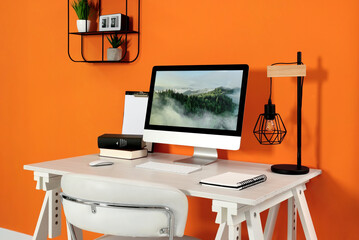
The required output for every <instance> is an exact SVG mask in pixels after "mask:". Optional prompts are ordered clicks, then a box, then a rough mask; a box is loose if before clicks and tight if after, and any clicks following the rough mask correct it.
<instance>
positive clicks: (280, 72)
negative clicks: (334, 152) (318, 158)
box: [253, 52, 309, 175]
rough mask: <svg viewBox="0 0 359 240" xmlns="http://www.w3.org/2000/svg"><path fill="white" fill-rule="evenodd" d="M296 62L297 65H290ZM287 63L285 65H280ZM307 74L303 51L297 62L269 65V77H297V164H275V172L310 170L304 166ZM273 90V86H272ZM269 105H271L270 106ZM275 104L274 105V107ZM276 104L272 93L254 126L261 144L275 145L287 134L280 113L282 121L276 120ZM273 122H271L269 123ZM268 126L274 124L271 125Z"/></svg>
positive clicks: (291, 173) (254, 131)
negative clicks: (303, 129)
mask: <svg viewBox="0 0 359 240" xmlns="http://www.w3.org/2000/svg"><path fill="white" fill-rule="evenodd" d="M290 64H296V65H290ZM280 65H285V66H280ZM305 76H306V66H305V65H303V63H302V53H301V52H298V53H297V62H292V63H275V64H272V66H268V67H267V77H269V78H270V80H271V85H272V77H297V164H275V165H272V167H271V170H272V172H275V173H280V174H288V175H299V174H306V173H308V172H309V168H308V167H305V166H302V97H303V80H304V77H305ZM271 91H272V87H271ZM268 105H269V106H270V107H268ZM272 106H273V107H272ZM274 115H279V114H277V113H275V107H274V104H273V105H272V101H271V94H270V97H269V101H268V104H266V106H265V113H264V114H261V115H260V116H259V118H258V120H257V123H256V126H255V127H254V130H253V133H254V134H255V136H256V138H257V140H258V141H259V142H260V143H261V144H265V145H273V144H280V143H281V142H282V141H283V139H284V136H285V134H286V129H285V126H284V123H283V122H282V120H281V118H280V115H279V118H280V121H278V123H277V121H276V120H275V118H274V117H273V116H274ZM272 122H273V123H272ZM269 123H271V124H269ZM268 126H272V127H269V128H268Z"/></svg>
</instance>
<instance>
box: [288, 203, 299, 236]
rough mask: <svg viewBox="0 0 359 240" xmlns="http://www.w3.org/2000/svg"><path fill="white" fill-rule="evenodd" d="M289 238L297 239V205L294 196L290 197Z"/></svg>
mask: <svg viewBox="0 0 359 240" xmlns="http://www.w3.org/2000/svg"><path fill="white" fill-rule="evenodd" d="M287 239H288V240H296V239H297V206H296V205H295V200H294V197H291V198H289V199H288V232H287Z"/></svg>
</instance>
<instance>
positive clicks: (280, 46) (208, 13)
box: [0, 0, 359, 239]
mask: <svg viewBox="0 0 359 240" xmlns="http://www.w3.org/2000/svg"><path fill="white" fill-rule="evenodd" d="M1 8H2V10H3V11H2V14H0V22H1V33H2V34H1V35H2V36H1V38H0V46H1V58H0V68H1V69H0V132H1V138H0V146H1V147H2V150H1V151H0V160H1V175H0V192H1V193H0V227H3V228H8V229H12V230H16V231H20V232H23V233H27V234H32V233H33V231H34V229H35V225H36V220H37V216H38V214H39V211H40V208H41V203H42V199H43V196H44V193H43V192H42V191H37V190H35V182H34V181H33V174H32V172H28V171H24V170H23V165H24V164H29V163H34V162H41V161H47V160H53V159H59V158H65V157H71V156H78V155H82V154H90V153H96V152H97V151H98V150H97V146H96V138H97V136H99V135H100V134H102V133H105V132H120V129H121V124H122V111H123V104H124V102H123V100H124V93H125V91H126V90H148V87H149V81H150V72H151V68H152V66H153V65H159V64H225V63H247V64H249V66H250V75H249V84H248V96H247V102H246V112H245V120H244V130H243V141H242V146H241V149H240V150H239V151H221V152H220V156H221V157H222V158H227V159H231V160H242V161H249V162H263V163H291V162H292V163H294V162H295V156H296V131H295V129H296V120H295V119H296V117H295V116H296V114H295V111H296V85H295V79H291V78H288V79H286V78H283V79H275V80H274V89H273V94H274V98H273V100H274V103H275V104H276V105H277V110H278V112H279V113H280V114H281V115H282V118H283V119H284V122H285V123H286V125H287V127H288V131H289V132H288V136H287V137H286V139H285V141H284V142H283V144H281V145H279V146H261V145H259V144H258V143H257V142H256V140H255V138H254V136H253V134H252V133H251V131H252V128H253V126H254V124H255V120H256V118H257V116H258V114H259V113H261V112H262V111H263V105H264V103H265V101H266V100H267V97H268V90H269V85H268V79H267V78H266V66H267V65H269V64H271V63H274V62H278V61H295V60H296V59H295V58H296V52H297V51H298V50H300V51H302V52H303V61H304V63H305V64H306V65H307V67H308V77H307V78H306V79H305V83H304V100H303V162H304V164H305V165H307V166H310V167H314V168H320V169H322V170H323V174H322V175H321V176H320V177H318V178H317V179H315V180H313V181H311V182H310V183H309V184H308V190H307V191H306V196H307V199H308V202H309V207H310V210H311V213H312V217H313V221H314V224H315V227H316V231H317V234H318V237H319V239H355V237H356V236H357V229H356V228H355V226H358V225H359V220H358V215H359V209H358V208H359V205H358V200H359V188H358V183H357V181H356V180H355V179H356V177H357V175H358V174H357V171H358V170H359V161H357V156H358V154H359V151H358V146H357V132H358V131H359V128H358V124H357V118H358V117H359V113H358V109H359V97H358V90H359V88H358V84H359V81H358V79H359V68H358V65H359V47H358V46H359V31H358V29H359V15H358V10H359V2H358V1H357V0H348V1H345V4H340V3H337V2H336V1H323V0H321V1H297V0H294V1H286V0H279V1H239V0H226V1H218V0H216V1H214V0H197V1H191V0H181V1H175V0H171V1H168V0H143V1H142V3H141V9H142V16H141V21H142V26H141V31H142V33H141V52H140V57H139V59H138V60H137V61H136V62H135V63H133V64H83V63H73V62H71V61H70V60H69V59H68V57H67V38H66V34H67V28H66V21H67V16H66V11H67V3H66V0H61V1H44V0H39V1H24V0H20V1H4V2H2V7H1ZM73 21H74V20H73ZM94 46H96V45H94V44H89V48H90V47H91V48H94ZM158 150H160V151H169V152H172V153H185V154H190V149H188V148H184V147H175V146H170V147H166V146H159V147H158ZM284 210H285V204H282V207H281V211H280V214H279V220H278V222H277V225H276V230H275V237H274V238H275V239H285V236H286V233H285V227H286V215H285V211H284ZM264 215H265V214H264ZM264 217H265V216H263V218H264ZM214 218H215V215H214V214H213V213H211V203H210V201H209V200H203V199H194V198H193V199H192V198H191V199H190V214H189V220H188V222H189V224H188V228H187V233H188V234H192V235H194V236H197V237H200V238H202V239H213V237H214V235H215V231H216V224H214ZM59 239H65V238H64V237H61V238H59ZM244 239H246V237H244ZM299 239H304V235H303V232H302V230H301V229H300V230H299Z"/></svg>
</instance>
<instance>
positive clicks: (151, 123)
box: [144, 65, 248, 149]
mask: <svg viewBox="0 0 359 240" xmlns="http://www.w3.org/2000/svg"><path fill="white" fill-rule="evenodd" d="M247 77H248V65H192V66H186V65H184V66H155V67H153V70H152V78H151V86H150V91H149V98H148V105H147V113H146V121H145V131H144V139H145V140H146V139H148V140H149V138H150V139H151V141H153V142H160V143H168V144H179V145H189V146H200V147H209V148H221V149H238V148H239V143H238V140H239V141H240V136H241V132H242V122H243V112H244V102H245V95H246V86H247ZM187 133H188V134H187ZM210 136H212V137H214V138H208V137H210ZM219 136H232V137H237V139H236V141H232V143H231V144H230V145H231V146H230V147H227V146H226V144H225V143H223V141H226V139H225V138H219ZM238 137H239V138H238ZM207 140H209V141H212V143H211V144H207V143H206V142H208V141H207ZM213 140H214V141H222V143H220V144H219V143H218V144H217V143H213ZM227 140H230V139H227ZM146 141H147V140H146ZM235 142H236V143H235ZM227 145H228V144H227ZM234 145H235V146H234Z"/></svg>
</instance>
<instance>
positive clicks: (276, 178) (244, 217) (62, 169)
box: [24, 153, 321, 240]
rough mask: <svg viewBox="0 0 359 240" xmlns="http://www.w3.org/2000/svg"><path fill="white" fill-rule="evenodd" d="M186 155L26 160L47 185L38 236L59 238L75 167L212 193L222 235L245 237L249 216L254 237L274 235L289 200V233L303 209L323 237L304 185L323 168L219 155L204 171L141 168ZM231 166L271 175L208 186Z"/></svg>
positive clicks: (307, 226)
mask: <svg viewBox="0 0 359 240" xmlns="http://www.w3.org/2000/svg"><path fill="white" fill-rule="evenodd" d="M183 157H184V156H181V155H173V154H162V153H153V154H151V155H149V157H147V158H142V159H137V160H116V159H114V161H115V164H114V165H111V166H103V167H90V166H89V165H88V163H89V162H91V161H94V160H97V159H99V156H98V155H86V156H80V157H74V158H67V159H61V160H54V161H48V162H41V163H35V164H29V165H25V166H24V169H26V170H30V171H34V178H35V180H36V181H37V186H36V188H37V189H42V190H44V191H46V195H45V199H44V202H43V205H42V209H41V212H40V216H39V219H38V222H37V226H36V229H35V233H34V237H33V239H34V240H45V239H47V236H49V238H53V237H56V236H59V235H60V234H61V219H60V216H61V212H60V211H61V203H60V198H59V195H58V193H59V192H60V180H61V176H62V175H64V174H66V173H70V172H71V173H82V174H90V175H98V176H109V177H114V178H126V179H137V180H144V181H149V182H157V183H166V184H168V185H171V186H173V187H176V188H178V189H180V190H181V191H183V192H184V193H185V194H186V195H187V196H193V197H201V198H208V199H212V211H214V212H217V217H216V223H218V224H219V228H218V232H217V235H216V238H215V239H216V240H224V239H231V240H234V239H240V236H241V228H240V223H241V222H243V221H246V222H247V228H248V234H249V238H250V239H255V240H262V239H271V237H272V234H273V230H274V225H275V222H276V217H277V213H278V209H279V205H280V203H281V202H283V201H285V200H288V239H296V229H297V228H296V218H297V217H296V213H297V210H298V213H299V216H300V219H301V222H302V225H303V229H304V233H305V236H306V238H307V239H317V236H316V233H315V230H314V226H313V222H312V219H311V216H310V213H309V209H308V205H307V202H306V198H305V195H304V190H305V189H306V188H305V184H306V183H307V182H308V181H309V180H310V179H312V178H314V177H316V176H318V175H320V174H321V170H317V169H310V172H309V173H308V174H306V175H297V176H288V175H280V174H275V173H272V172H271V171H270V165H268V164H258V163H247V162H239V161H230V160H218V161H217V162H216V163H213V164H210V165H208V166H204V167H203V169H202V170H201V171H197V172H194V173H191V174H188V175H182V174H173V173H167V172H160V171H154V170H147V169H140V168H135V165H137V164H140V163H143V162H145V161H148V160H159V161H165V162H171V161H174V160H177V159H181V158H183ZM228 171H232V172H233V171H236V172H242V173H250V174H262V173H264V174H266V175H267V181H266V182H264V183H261V184H258V185H255V186H253V187H250V188H247V189H244V190H241V191H236V190H231V189H222V188H215V187H208V186H202V185H200V184H199V183H198V182H199V181H200V180H201V179H203V178H206V177H210V176H214V175H217V174H220V173H224V172H228ZM266 209H269V214H268V217H267V222H266V226H265V228H264V231H263V229H262V225H261V221H260V213H261V212H262V211H264V210H266Z"/></svg>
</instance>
